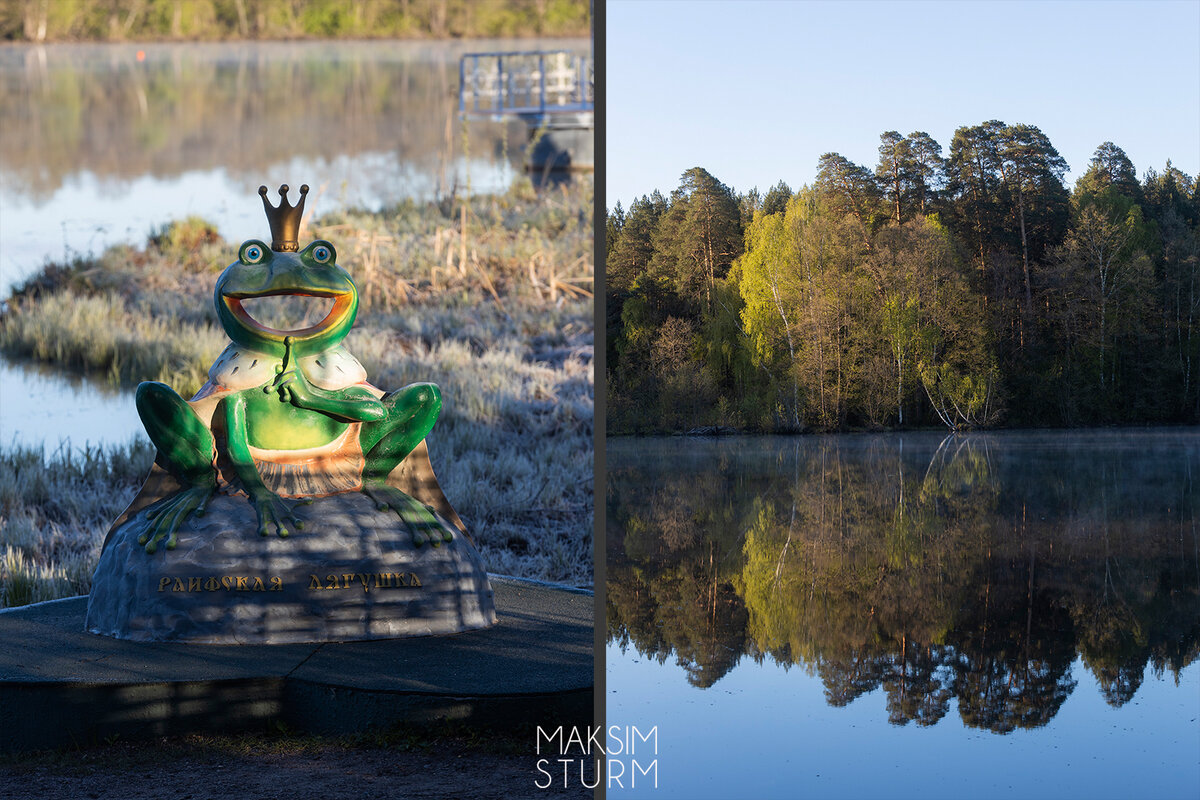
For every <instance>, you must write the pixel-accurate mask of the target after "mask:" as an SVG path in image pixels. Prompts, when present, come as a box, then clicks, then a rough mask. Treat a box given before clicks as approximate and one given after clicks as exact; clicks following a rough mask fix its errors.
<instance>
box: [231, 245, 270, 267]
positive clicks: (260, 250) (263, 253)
mask: <svg viewBox="0 0 1200 800" xmlns="http://www.w3.org/2000/svg"><path fill="white" fill-rule="evenodd" d="M266 257H267V246H266V245H265V244H263V243H262V242H260V241H258V240H256V239H251V240H250V241H248V242H246V243H245V244H244V245H242V249H241V252H239V253H238V260H239V261H241V262H242V263H243V264H261V263H262V262H263V261H264V260H265V259H266Z"/></svg>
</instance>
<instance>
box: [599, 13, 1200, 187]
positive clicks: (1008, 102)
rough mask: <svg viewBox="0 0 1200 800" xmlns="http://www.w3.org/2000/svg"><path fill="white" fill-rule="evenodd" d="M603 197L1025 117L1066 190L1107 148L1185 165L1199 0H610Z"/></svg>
mask: <svg viewBox="0 0 1200 800" xmlns="http://www.w3.org/2000/svg"><path fill="white" fill-rule="evenodd" d="M606 31H607V34H606V35H607V51H606V55H607V65H606V73H605V86H606V103H607V125H606V136H607V147H606V157H607V161H606V167H605V170H606V177H605V187H606V198H605V200H606V204H607V205H608V206H609V207H610V208H611V207H612V206H613V205H615V203H616V202H617V201H618V200H619V201H620V202H621V204H622V205H623V206H625V207H626V208H628V207H629V203H630V201H631V200H633V199H634V198H636V197H640V196H641V195H643V194H648V193H649V192H651V191H653V190H654V189H659V190H661V191H662V192H663V194H664V195H665V194H668V193H669V192H670V190H672V189H674V188H675V187H676V186H677V185H678V183H679V177H680V175H681V174H682V173H683V172H684V170H686V169H689V168H690V167H694V166H702V167H704V168H705V169H707V170H708V171H709V172H711V173H712V174H713V175H715V176H716V177H717V178H718V179H719V180H721V181H723V182H724V183H726V184H727V185H729V186H732V187H733V188H734V189H735V190H737V191H739V192H742V191H746V190H748V189H751V188H753V187H754V186H757V187H758V188H759V189H760V190H761V191H764V192H765V191H766V190H767V189H768V188H770V187H771V186H772V185H774V184H775V183H776V182H777V181H779V180H780V179H782V180H785V181H787V183H788V184H789V185H790V186H791V187H792V188H793V189H796V188H799V187H800V186H801V185H803V184H806V183H811V182H812V181H813V179H814V177H815V174H816V169H817V159H818V158H819V157H820V156H821V154H822V153H826V152H829V151H835V152H839V153H841V154H842V155H843V156H845V157H847V158H849V159H851V160H852V161H855V162H857V163H860V164H864V165H866V166H869V167H872V168H874V166H875V164H876V162H877V161H878V147H879V135H880V134H881V133H883V132H884V131H887V130H896V131H899V132H900V133H901V134H908V133H911V132H913V131H917V130H923V131H925V132H927V133H929V135H931V136H932V137H933V138H934V139H936V140H937V141H938V142H939V143H940V144H941V145H942V148H943V151H942V152H943V155H947V154H948V153H949V149H950V141H951V139H952V138H953V135H954V130H955V129H956V128H958V127H960V126H963V125H977V124H979V123H981V122H983V121H985V120H989V119H999V120H1003V121H1005V122H1008V123H1026V124H1031V125H1037V126H1038V127H1040V128H1041V129H1042V131H1043V132H1044V133H1045V134H1046V135H1047V136H1048V137H1049V138H1050V141H1051V142H1052V143H1053V144H1054V145H1055V147H1056V148H1057V149H1058V151H1059V153H1060V154H1061V155H1062V156H1063V158H1065V159H1066V160H1067V163H1068V165H1069V166H1070V168H1071V169H1070V172H1069V173H1068V174H1067V176H1066V180H1067V182H1068V185H1074V182H1075V179H1076V178H1078V177H1079V176H1080V175H1082V174H1083V172H1084V170H1086V168H1087V163H1088V161H1089V160H1090V159H1091V156H1092V153H1093V151H1094V150H1095V149H1096V147H1097V146H1098V145H1100V144H1101V143H1102V142H1104V141H1112V142H1114V143H1116V144H1117V145H1118V146H1119V147H1121V148H1122V149H1124V150H1125V152H1126V154H1127V155H1128V156H1129V157H1130V159H1131V160H1132V161H1133V163H1134V166H1135V167H1136V168H1137V170H1138V175H1139V177H1140V176H1142V175H1144V174H1145V171H1146V169H1147V168H1148V167H1151V166H1153V167H1154V168H1156V169H1158V170H1161V169H1162V167H1163V166H1164V164H1165V163H1166V161H1167V159H1168V158H1169V159H1171V161H1172V163H1174V164H1175V166H1176V167H1178V168H1180V169H1182V170H1183V171H1184V172H1186V173H1188V174H1189V175H1192V176H1195V175H1197V173H1198V172H1200V0H1174V1H1172V2H1137V3H1132V2H1131V3H1126V2H999V3H996V2H949V1H946V0H944V1H943V2H906V1H901V0H895V1H894V2H882V3H879V2H865V1H860V2H800V1H799V0H797V1H796V2H787V1H786V0H776V2H757V1H756V2H751V1H749V0H723V1H721V2H718V1H717V0H709V1H708V2H703V1H698V0H674V1H667V2H663V1H661V0H653V1H651V0H609V2H608V3H607V21H606Z"/></svg>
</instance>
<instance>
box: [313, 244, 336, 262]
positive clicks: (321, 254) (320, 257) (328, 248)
mask: <svg viewBox="0 0 1200 800" xmlns="http://www.w3.org/2000/svg"><path fill="white" fill-rule="evenodd" d="M334 255H335V254H334V252H333V245H331V244H329V243H328V242H320V243H318V244H315V245H313V249H312V259H313V261H315V262H317V263H318V264H328V263H329V262H331V261H333V259H334Z"/></svg>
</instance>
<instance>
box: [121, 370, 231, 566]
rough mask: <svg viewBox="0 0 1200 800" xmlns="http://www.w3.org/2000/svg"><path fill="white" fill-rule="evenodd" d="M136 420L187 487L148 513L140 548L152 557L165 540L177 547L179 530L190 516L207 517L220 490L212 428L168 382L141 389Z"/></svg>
mask: <svg viewBox="0 0 1200 800" xmlns="http://www.w3.org/2000/svg"><path fill="white" fill-rule="evenodd" d="M136 402H137V410H138V416H139V417H141V419H142V425H144V426H145V428H146V433H147V434H149V436H150V441H152V442H154V446H155V447H157V448H158V452H159V454H160V455H161V457H162V460H163V461H164V462H165V463H164V466H166V467H167V469H168V470H170V471H171V472H173V473H174V474H175V476H176V477H178V478H179V479H180V480H181V482H182V483H183V488H182V489H181V490H180V491H178V492H176V493H175V494H173V495H171V496H169V497H166V498H163V499H162V500H160V501H158V502H157V503H155V504H154V505H152V506H151V507H150V508H149V510H148V511H147V513H146V518H147V519H148V520H150V525H149V527H148V528H147V530H146V532H145V533H143V534H142V535H141V536H139V537H138V544H142V545H145V546H146V552H147V553H153V552H154V551H155V550H156V549H157V548H158V543H159V542H160V541H162V540H163V539H166V540H167V542H166V547H167V549H171V548H173V547H175V532H176V531H177V530H178V529H179V526H180V525H182V524H183V521H184V520H185V519H186V518H187V516H188V515H189V514H191V513H193V512H195V513H196V514H197V515H198V516H199V515H203V514H204V508H205V506H206V505H207V504H208V500H209V498H210V497H211V496H212V493H213V492H214V491H215V490H216V488H217V473H216V469H215V468H214V467H213V454H214V452H215V451H214V447H215V445H214V441H213V435H212V432H211V431H210V430H209V429H208V426H206V425H205V424H204V422H203V421H202V420H201V419H200V418H199V417H197V416H196V412H194V411H192V407H191V406H189V405H188V404H187V401H185V400H184V399H183V398H182V397H180V396H179V395H178V394H176V393H175V391H174V390H173V389H172V388H171V387H169V386H167V385H166V384H164V383H158V382H157V381H146V382H144V383H141V384H139V385H138V388H137V395H136Z"/></svg>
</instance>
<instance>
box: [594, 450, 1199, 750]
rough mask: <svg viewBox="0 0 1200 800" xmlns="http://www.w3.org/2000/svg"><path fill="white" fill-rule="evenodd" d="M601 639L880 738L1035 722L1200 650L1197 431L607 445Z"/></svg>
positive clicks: (1117, 691)
mask: <svg viewBox="0 0 1200 800" xmlns="http://www.w3.org/2000/svg"><path fill="white" fill-rule="evenodd" d="M608 464H609V489H608V533H607V537H608V538H607V542H608V544H607V546H608V556H607V558H608V566H609V569H608V620H607V623H608V636H609V641H610V643H614V644H616V645H618V646H619V647H621V648H622V649H624V648H626V647H629V646H632V647H633V648H634V649H636V650H637V652H639V653H642V654H643V655H646V656H650V657H653V658H655V659H657V660H658V661H659V662H660V663H661V662H665V661H666V660H667V659H668V658H671V657H674V658H675V659H676V660H677V661H678V662H679V663H680V664H681V665H682V666H683V667H684V668H685V670H686V673H687V677H688V681H689V682H690V683H691V684H693V685H694V686H697V687H711V686H713V685H714V684H715V683H716V682H717V681H719V680H720V679H721V678H722V677H723V676H724V675H726V674H727V673H728V672H729V671H730V670H732V669H734V668H735V667H736V666H737V665H738V664H739V662H741V660H742V659H743V658H747V657H748V658H750V659H752V660H754V661H756V662H758V663H760V664H761V663H764V662H773V663H775V664H779V665H782V666H784V667H792V666H798V667H801V668H803V669H804V670H806V671H807V672H808V673H809V674H810V675H815V676H817V677H819V679H820V681H821V683H822V685H823V687H824V691H825V699H826V701H827V703H828V704H830V705H831V706H843V705H846V704H848V703H849V702H851V701H852V700H854V699H855V698H858V697H860V696H862V695H864V694H867V693H869V692H873V691H875V690H877V689H880V688H882V689H883V692H884V695H885V696H886V708H885V709H881V711H882V712H883V713H886V715H887V718H888V720H889V721H890V722H892V723H893V724H895V725H905V724H907V723H909V722H913V723H916V724H917V725H922V726H928V725H933V724H935V723H937V722H938V721H939V720H942V719H943V718H945V717H946V716H947V714H949V713H950V711H951V708H952V706H955V707H956V708H957V713H958V716H959V717H960V718H961V720H962V722H963V723H964V724H965V725H966V726H968V727H972V728H980V729H986V730H990V731H995V732H1000V733H1006V732H1009V731H1012V730H1014V729H1016V728H1036V727H1040V726H1044V725H1046V724H1047V723H1048V722H1049V721H1050V720H1051V719H1053V718H1054V716H1055V715H1056V714H1057V713H1058V711H1059V710H1060V708H1061V707H1062V706H1063V704H1064V702H1066V700H1067V698H1068V697H1069V696H1070V695H1071V693H1072V691H1073V690H1074V689H1075V688H1076V686H1077V682H1078V680H1079V679H1080V677H1082V676H1079V675H1073V673H1072V664H1073V662H1075V661H1076V659H1077V658H1078V659H1081V663H1082V664H1083V665H1085V666H1086V670H1087V672H1088V673H1090V675H1091V677H1092V679H1094V680H1095V682H1096V684H1097V685H1098V686H1099V688H1100V690H1101V692H1102V693H1103V696H1104V699H1105V700H1106V701H1107V702H1108V704H1109V705H1111V706H1121V705H1124V704H1126V703H1128V702H1129V701H1130V700H1131V699H1132V698H1134V697H1135V696H1136V694H1137V691H1138V688H1139V686H1140V685H1141V682H1142V680H1143V677H1144V676H1145V674H1146V671H1147V669H1150V670H1153V671H1154V672H1155V673H1156V674H1159V675H1161V674H1162V673H1164V672H1169V673H1172V674H1173V675H1174V676H1175V677H1176V679H1178V675H1179V672H1180V671H1181V670H1182V669H1183V668H1184V667H1186V666H1187V665H1189V664H1191V663H1193V662H1194V661H1195V660H1196V658H1197V655H1198V653H1200V526H1198V524H1197V522H1198V517H1197V505H1200V502H1198V498H1200V488H1198V486H1197V480H1198V478H1200V433H1198V432H1196V431H1195V430H1191V431H1174V430H1173V431H1149V432H1147V431H1139V432H1136V433H1135V434H1133V435H1130V436H1122V435H1118V434H1114V433H1110V432H1095V433H1083V434H1073V433H1072V434H1064V433H1045V434H1041V433H1038V434H1032V433H1016V432H1014V433H1006V434H995V435H982V436H971V437H959V438H954V439H947V440H943V439H942V438H941V437H940V436H937V435H923V434H918V435H902V436H900V435H889V436H843V437H827V438H820V437H805V438H792V439H739V440H723V441H715V442H714V441H678V440H672V441H665V442H664V441H650V442H644V441H633V440H615V441H610V443H609V447H608Z"/></svg>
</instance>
